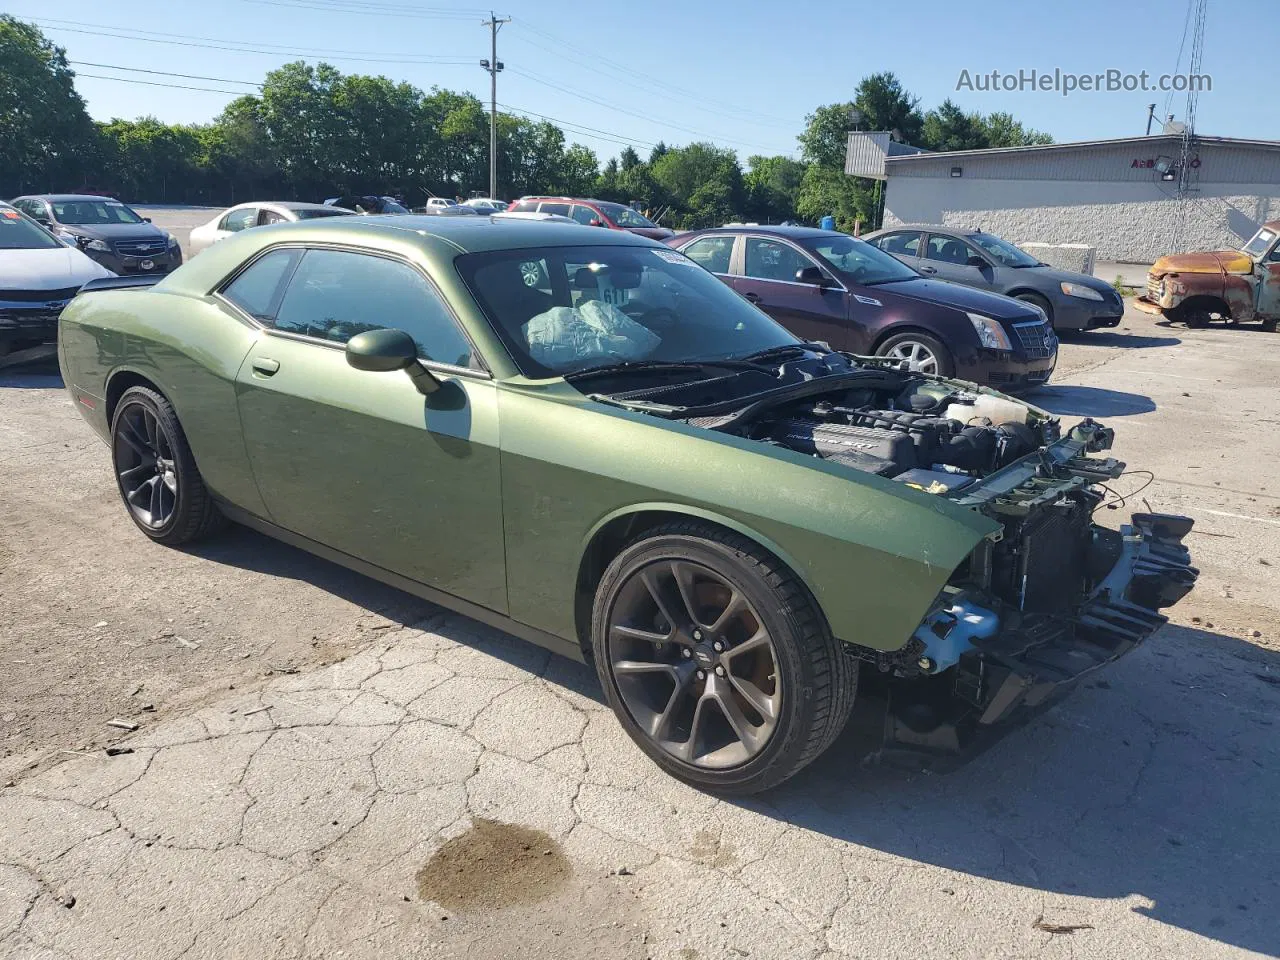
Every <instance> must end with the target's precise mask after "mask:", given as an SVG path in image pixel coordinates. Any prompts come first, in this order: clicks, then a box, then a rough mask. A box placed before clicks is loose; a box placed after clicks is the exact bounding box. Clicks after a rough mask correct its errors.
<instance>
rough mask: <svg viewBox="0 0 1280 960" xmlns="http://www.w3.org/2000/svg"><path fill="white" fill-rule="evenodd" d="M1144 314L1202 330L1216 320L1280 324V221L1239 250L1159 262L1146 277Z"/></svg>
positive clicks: (1141, 307)
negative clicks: (1279, 321) (1161, 317)
mask: <svg viewBox="0 0 1280 960" xmlns="http://www.w3.org/2000/svg"><path fill="white" fill-rule="evenodd" d="M1134 305H1135V306H1136V307H1137V308H1138V309H1139V310H1141V311H1143V312H1144V313H1149V314H1154V315H1156V316H1164V317H1166V318H1168V319H1170V320H1177V321H1180V322H1182V323H1185V324H1186V325H1187V326H1189V327H1204V326H1208V324H1209V323H1210V322H1211V321H1213V320H1227V321H1230V322H1232V323H1242V322H1248V321H1256V322H1258V323H1261V324H1262V325H1263V326H1264V327H1265V328H1266V329H1269V330H1274V329H1275V328H1276V323H1277V321H1278V320H1280V220H1271V221H1268V222H1267V223H1265V224H1263V225H1262V228H1261V229H1260V230H1258V232H1257V233H1255V234H1254V235H1253V239H1251V240H1250V241H1249V242H1248V243H1246V244H1245V245H1244V246H1243V247H1242V248H1241V249H1239V250H1217V251H1214V252H1212V253H1178V254H1173V255H1172V256H1167V257H1161V258H1160V259H1159V260H1157V261H1156V262H1155V263H1153V264H1152V265H1151V269H1150V271H1148V272H1147V292H1146V294H1145V295H1144V296H1141V297H1139V298H1138V299H1137V301H1136V302H1135V304H1134Z"/></svg>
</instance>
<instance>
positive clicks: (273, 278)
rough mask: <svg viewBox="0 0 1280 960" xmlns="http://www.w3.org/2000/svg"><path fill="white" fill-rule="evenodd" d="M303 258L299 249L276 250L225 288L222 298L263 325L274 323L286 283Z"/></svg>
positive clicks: (256, 262)
mask: <svg viewBox="0 0 1280 960" xmlns="http://www.w3.org/2000/svg"><path fill="white" fill-rule="evenodd" d="M300 255H301V251H299V250H273V251H272V252H271V253H268V254H266V255H264V256H262V257H260V258H259V259H258V260H256V261H255V262H254V263H253V265H252V266H250V267H249V268H248V269H247V270H245V271H244V272H242V273H241V274H240V275H239V276H238V277H236V278H235V279H234V280H232V281H231V283H229V284H228V285H227V286H226V287H224V288H223V290H222V295H223V296H224V297H226V298H227V299H228V300H230V301H231V302H232V303H234V304H235V305H236V306H237V307H239V308H240V309H241V310H243V311H244V312H245V313H247V314H249V316H251V317H253V318H254V319H255V320H257V321H259V322H260V323H267V324H269V323H271V317H272V316H273V315H274V313H275V308H276V305H277V304H278V303H279V302H280V294H281V293H282V292H283V289H284V282H285V281H286V280H287V279H289V274H290V273H291V272H292V270H293V265H294V264H295V263H297V262H298V257H299V256H300Z"/></svg>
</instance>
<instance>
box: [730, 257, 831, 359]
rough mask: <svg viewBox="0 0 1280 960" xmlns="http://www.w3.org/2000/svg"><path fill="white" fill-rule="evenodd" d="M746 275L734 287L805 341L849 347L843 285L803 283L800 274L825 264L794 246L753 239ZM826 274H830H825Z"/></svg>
mask: <svg viewBox="0 0 1280 960" xmlns="http://www.w3.org/2000/svg"><path fill="white" fill-rule="evenodd" d="M744 251H745V252H744V254H743V268H742V276H735V277H734V278H733V283H732V286H733V289H734V290H736V291H738V293H740V294H742V296H744V297H746V298H747V299H748V300H749V301H751V302H752V303H754V304H755V305H756V306H758V307H759V308H760V309H761V310H763V311H764V312H765V313H767V314H769V316H771V317H773V319H775V320H777V321H778V322H779V323H780V324H782V325H783V326H784V327H786V328H787V329H788V330H790V331H791V332H792V333H794V334H795V335H796V336H797V337H801V338H803V339H805V340H822V341H825V342H826V343H829V344H831V346H832V347H833V348H835V349H836V350H847V349H848V348H849V326H848V322H847V321H848V304H847V295H846V293H845V292H844V290H842V289H841V288H840V287H838V286H832V287H825V288H824V287H819V286H818V285H817V284H811V283H798V282H796V281H795V279H794V277H795V275H796V271H797V270H801V269H804V268H805V267H818V268H819V269H822V268H821V267H820V265H819V264H818V263H817V262H816V261H814V260H813V259H812V258H810V257H808V256H806V255H805V254H803V253H801V252H800V251H799V250H797V249H796V248H794V247H792V246H791V245H790V244H786V243H782V242H780V241H777V240H772V239H765V238H759V237H747V238H746V241H745V247H744ZM824 272H826V271H824Z"/></svg>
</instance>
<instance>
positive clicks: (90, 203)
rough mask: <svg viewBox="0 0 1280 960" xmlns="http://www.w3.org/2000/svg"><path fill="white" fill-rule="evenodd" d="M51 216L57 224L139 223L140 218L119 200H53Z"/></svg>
mask: <svg viewBox="0 0 1280 960" xmlns="http://www.w3.org/2000/svg"><path fill="white" fill-rule="evenodd" d="M53 215H54V218H55V219H56V220H57V221H58V222H59V223H80V224H85V225H86V226H87V225H90V224H108V223H141V222H142V218H141V217H140V216H138V215H137V214H136V213H134V212H133V211H132V210H130V209H129V208H128V207H126V206H125V205H124V204H123V203H121V202H120V201H119V200H55V201H54V202H53Z"/></svg>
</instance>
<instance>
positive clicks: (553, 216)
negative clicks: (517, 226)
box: [489, 210, 582, 226]
mask: <svg viewBox="0 0 1280 960" xmlns="http://www.w3.org/2000/svg"><path fill="white" fill-rule="evenodd" d="M489 216H490V217H493V218H494V219H496V220H516V221H519V220H525V221H533V222H535V223H572V224H575V225H577V226H582V224H580V223H578V221H577V220H574V219H573V218H572V217H562V216H560V214H558V213H538V212H537V211H536V210H499V211H498V212H497V213H491V214H489Z"/></svg>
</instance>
